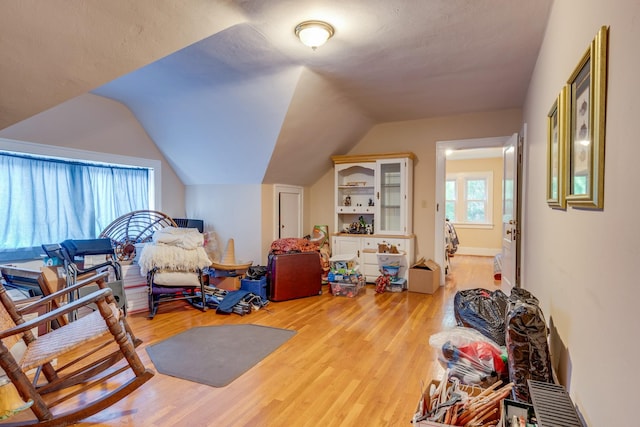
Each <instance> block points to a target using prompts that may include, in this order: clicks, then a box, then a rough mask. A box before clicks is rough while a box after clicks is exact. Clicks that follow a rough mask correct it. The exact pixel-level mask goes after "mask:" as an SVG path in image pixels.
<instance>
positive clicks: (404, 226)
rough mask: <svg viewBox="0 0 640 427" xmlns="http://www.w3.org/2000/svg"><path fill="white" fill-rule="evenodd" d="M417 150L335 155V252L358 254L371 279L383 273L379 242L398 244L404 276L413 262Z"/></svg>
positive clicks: (333, 250)
mask: <svg viewBox="0 0 640 427" xmlns="http://www.w3.org/2000/svg"><path fill="white" fill-rule="evenodd" d="M414 158H415V155H414V154H413V153H388V154H372V155H353V156H349V155H345V156H333V157H331V160H333V163H334V170H335V223H334V227H335V228H334V230H336V232H335V233H334V234H333V236H332V253H333V255H350V254H353V255H355V256H356V257H357V260H358V263H359V265H360V268H361V271H362V273H363V274H364V276H365V277H366V280H367V281H368V282H373V281H375V279H376V277H378V276H379V275H380V272H379V265H378V264H379V258H380V256H379V255H378V253H377V251H378V244H382V243H386V244H388V245H395V246H396V247H397V248H398V250H400V251H401V252H403V254H402V255H401V256H397V258H398V259H400V261H401V265H402V266H404V267H405V268H401V269H400V275H401V276H402V277H405V278H407V279H408V273H409V272H408V267H410V266H411V263H413V261H414V256H415V255H414V245H415V244H414V240H415V236H414V235H413V218H412V215H413V159H414Z"/></svg>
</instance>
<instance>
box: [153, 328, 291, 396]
mask: <svg viewBox="0 0 640 427" xmlns="http://www.w3.org/2000/svg"><path fill="white" fill-rule="evenodd" d="M295 333H296V331H293V330H290V329H279V328H271V327H268V326H260V325H221V326H200V327H196V328H191V329H189V330H187V331H185V332H181V333H179V334H177V335H174V336H172V337H170V338H167V339H165V340H164V341H160V342H159V343H157V344H153V345H150V346H148V347H147V348H146V349H147V353H148V354H149V357H151V360H152V362H153V364H154V365H155V367H156V369H157V370H158V372H160V373H162V374H165V375H171V376H173V377H177V378H182V379H185V380H189V381H194V382H198V383H201V384H207V385H210V386H212V387H224V386H226V385H228V384H229V383H231V382H232V381H233V380H235V379H236V378H238V377H239V376H240V375H242V374H243V373H244V372H246V371H248V370H249V369H250V368H251V367H252V366H254V365H255V364H257V363H258V362H260V361H261V360H262V359H264V358H265V357H266V356H268V355H269V354H271V353H272V352H273V351H274V350H276V349H277V348H278V347H280V346H281V345H282V344H284V343H285V342H286V341H287V340H288V339H289V338H291V337H292V336H293V335H295Z"/></svg>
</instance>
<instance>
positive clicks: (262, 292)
mask: <svg viewBox="0 0 640 427" xmlns="http://www.w3.org/2000/svg"><path fill="white" fill-rule="evenodd" d="M240 289H242V290H244V291H249V292H251V293H252V294H256V295H258V296H260V298H262V300H263V301H266V300H267V276H262V277H261V278H260V279H259V280H252V279H241V280H240Z"/></svg>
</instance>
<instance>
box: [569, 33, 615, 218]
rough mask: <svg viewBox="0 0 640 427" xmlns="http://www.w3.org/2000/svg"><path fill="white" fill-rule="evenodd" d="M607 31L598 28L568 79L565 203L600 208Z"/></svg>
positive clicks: (602, 171) (602, 202)
mask: <svg viewBox="0 0 640 427" xmlns="http://www.w3.org/2000/svg"><path fill="white" fill-rule="evenodd" d="M608 36H609V27H602V28H601V29H600V31H599V32H598V34H597V35H596V37H595V38H594V39H593V41H592V42H591V45H590V46H589V49H587V51H586V52H585V54H584V55H583V57H582V59H581V60H580V62H579V63H578V65H577V66H576V69H575V70H574V71H573V73H572V74H571V77H569V81H568V82H567V83H568V102H569V130H568V149H567V161H566V164H567V167H568V183H567V196H566V198H567V203H569V204H570V205H571V206H573V207H577V208H584V209H603V208H604V146H605V113H606V102H607V48H608V46H607V45H608V38H609V37H608Z"/></svg>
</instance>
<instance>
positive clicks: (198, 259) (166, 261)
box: [138, 243, 211, 276]
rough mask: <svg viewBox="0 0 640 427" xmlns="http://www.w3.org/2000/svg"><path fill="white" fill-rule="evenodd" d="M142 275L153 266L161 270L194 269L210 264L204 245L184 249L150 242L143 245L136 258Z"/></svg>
mask: <svg viewBox="0 0 640 427" xmlns="http://www.w3.org/2000/svg"><path fill="white" fill-rule="evenodd" d="M138 265H140V273H141V274H142V275H143V276H146V274H147V273H148V272H149V271H150V270H153V269H154V268H155V267H157V268H159V269H163V270H176V271H196V270H197V269H203V268H205V267H209V266H210V265H211V260H210V259H209V257H208V256H207V252H206V251H205V250H204V247H202V245H200V246H199V247H196V248H195V249H184V248H181V247H178V246H170V245H165V244H156V243H150V244H147V245H145V247H144V248H143V249H142V253H141V254H140V258H139V259H138Z"/></svg>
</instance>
